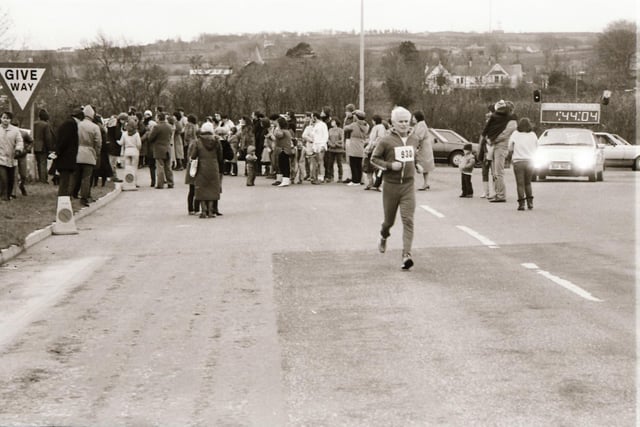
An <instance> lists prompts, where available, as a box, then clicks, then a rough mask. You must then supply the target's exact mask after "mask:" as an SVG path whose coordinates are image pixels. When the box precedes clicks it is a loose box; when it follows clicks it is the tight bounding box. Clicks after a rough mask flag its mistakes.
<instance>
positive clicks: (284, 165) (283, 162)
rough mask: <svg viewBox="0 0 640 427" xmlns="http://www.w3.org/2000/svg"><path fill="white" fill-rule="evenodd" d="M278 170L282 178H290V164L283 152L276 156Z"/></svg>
mask: <svg viewBox="0 0 640 427" xmlns="http://www.w3.org/2000/svg"><path fill="white" fill-rule="evenodd" d="M278 170H279V171H280V173H281V174H282V177H283V178H290V177H291V163H290V162H289V155H288V154H287V153H285V152H284V151H280V154H278Z"/></svg>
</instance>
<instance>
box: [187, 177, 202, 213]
mask: <svg viewBox="0 0 640 427" xmlns="http://www.w3.org/2000/svg"><path fill="white" fill-rule="evenodd" d="M195 194H196V186H195V185H194V184H189V193H188V194H187V210H188V211H189V213H190V214H194V213H196V212H198V211H199V210H200V201H198V200H196V199H195Z"/></svg>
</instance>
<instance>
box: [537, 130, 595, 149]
mask: <svg viewBox="0 0 640 427" xmlns="http://www.w3.org/2000/svg"><path fill="white" fill-rule="evenodd" d="M591 135H592V134H591V132H589V131H582V130H579V129H578V130H552V131H551V130H549V131H547V132H545V133H543V134H542V136H541V137H540V139H539V140H538V145H539V146H541V145H584V146H589V147H592V146H593V145H594V141H593V137H592V136H591Z"/></svg>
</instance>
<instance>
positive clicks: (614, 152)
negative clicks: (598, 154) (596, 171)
mask: <svg viewBox="0 0 640 427" xmlns="http://www.w3.org/2000/svg"><path fill="white" fill-rule="evenodd" d="M594 134H595V136H596V138H597V139H596V141H597V143H598V146H599V147H601V148H602V149H603V151H604V165H605V166H607V167H608V166H617V167H625V168H626V167H630V168H631V169H632V170H634V171H640V145H633V144H629V143H628V142H627V141H626V140H625V139H624V138H622V137H621V136H620V135H616V134H615V133H609V132H594Z"/></svg>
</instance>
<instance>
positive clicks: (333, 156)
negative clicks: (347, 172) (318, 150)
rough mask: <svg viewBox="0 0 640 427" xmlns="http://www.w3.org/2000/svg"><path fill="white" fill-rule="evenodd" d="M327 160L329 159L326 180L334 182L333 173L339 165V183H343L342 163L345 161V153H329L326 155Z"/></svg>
mask: <svg viewBox="0 0 640 427" xmlns="http://www.w3.org/2000/svg"><path fill="white" fill-rule="evenodd" d="M325 157H326V159H327V165H326V171H325V178H326V179H327V180H328V181H333V177H334V175H333V171H334V166H333V165H334V164H337V165H338V181H342V174H343V170H342V161H343V159H344V153H335V152H333V151H327V154H326V155H325Z"/></svg>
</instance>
